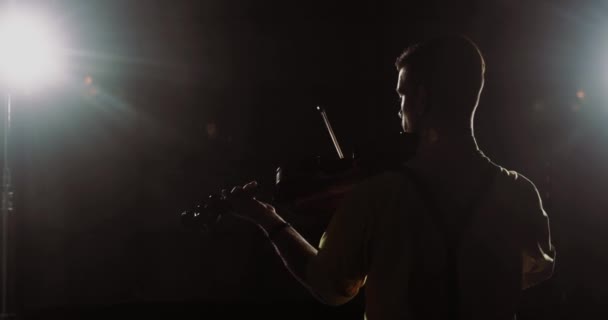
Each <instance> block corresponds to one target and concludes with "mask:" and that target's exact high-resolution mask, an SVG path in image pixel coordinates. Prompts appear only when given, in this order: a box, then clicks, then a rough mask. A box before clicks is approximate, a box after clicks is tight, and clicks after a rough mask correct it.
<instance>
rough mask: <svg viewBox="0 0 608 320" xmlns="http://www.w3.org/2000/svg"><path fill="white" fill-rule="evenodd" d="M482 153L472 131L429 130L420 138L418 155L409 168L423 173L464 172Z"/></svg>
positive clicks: (409, 163)
mask: <svg viewBox="0 0 608 320" xmlns="http://www.w3.org/2000/svg"><path fill="white" fill-rule="evenodd" d="M480 157H481V152H480V151H479V148H478V146H477V142H476V141H475V138H474V136H473V133H472V130H470V129H468V130H459V131H457V130H453V131H444V133H441V132H440V131H439V130H433V129H428V130H425V132H424V133H423V134H422V135H421V137H420V142H419V146H418V149H417V152H416V155H415V156H414V157H413V158H412V159H411V160H410V161H409V162H408V166H410V167H412V168H414V169H418V170H422V171H437V170H439V171H443V170H442V169H446V170H464V171H469V170H468V169H469V167H471V166H472V165H474V163H475V162H476V160H478V159H479V158H480Z"/></svg>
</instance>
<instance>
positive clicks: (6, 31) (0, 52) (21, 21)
mask: <svg viewBox="0 0 608 320" xmlns="http://www.w3.org/2000/svg"><path fill="white" fill-rule="evenodd" d="M60 53H61V50H60V47H59V39H58V38H57V35H56V33H55V32H54V31H53V29H52V28H51V25H49V24H48V23H47V21H45V20H44V19H42V17H41V16H38V15H34V14H31V15H30V14H27V15H26V14H25V13H24V12H17V11H14V10H13V11H8V12H5V13H4V14H2V15H0V81H1V82H2V86H3V87H8V88H10V89H15V88H18V89H35V88H37V87H39V86H43V85H47V84H49V83H50V82H52V81H55V80H57V79H58V77H59V73H60V71H61V59H60V58H61V55H60Z"/></svg>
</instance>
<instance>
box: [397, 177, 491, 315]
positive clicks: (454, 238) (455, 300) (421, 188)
mask: <svg viewBox="0 0 608 320" xmlns="http://www.w3.org/2000/svg"><path fill="white" fill-rule="evenodd" d="M495 172H496V170H487V171H486V172H485V173H484V177H483V183H482V185H483V186H486V187H485V188H482V189H481V193H480V194H479V195H478V196H477V197H475V198H474V199H473V200H472V201H471V202H470V204H469V205H468V206H466V207H465V208H464V209H462V212H464V213H466V214H464V215H463V219H465V220H464V221H463V222H462V224H460V228H457V229H458V230H456V232H454V231H452V230H450V228H449V226H448V224H447V223H446V221H445V218H444V217H443V215H442V212H441V211H440V209H439V207H438V206H437V199H436V197H435V195H434V193H433V192H432V191H431V189H430V188H429V186H428V185H427V184H426V183H425V182H424V181H423V180H422V179H421V178H420V177H419V176H418V174H416V173H415V172H414V171H413V170H411V169H410V168H408V167H405V168H404V176H405V178H406V179H408V180H409V181H410V182H412V184H413V185H414V188H415V189H416V191H417V192H418V194H419V195H420V197H421V199H422V201H423V203H424V204H425V206H426V207H427V208H428V213H429V214H430V218H431V221H432V223H433V224H434V225H435V226H436V227H437V229H438V230H439V232H440V234H441V237H442V239H443V243H444V247H445V248H446V261H447V262H446V270H445V271H446V275H447V277H446V283H445V286H446V289H447V294H448V306H447V311H448V318H449V319H453V320H458V319H459V317H460V309H459V305H460V302H459V283H458V282H459V274H458V254H457V252H458V248H459V247H460V241H461V238H462V233H463V232H464V230H466V229H467V228H468V227H469V225H470V224H471V222H472V220H473V218H474V214H473V212H475V208H477V206H478V205H479V202H480V201H481V200H483V199H484V198H485V197H486V194H487V192H488V190H489V189H490V186H491V185H492V184H493V183H494V179H495V177H496V173H495ZM419 221H420V220H419ZM414 230H419V232H416V234H414V235H413V242H414V248H415V249H414V257H413V258H414V259H416V260H418V261H420V259H423V258H424V255H423V251H424V248H423V247H422V244H421V233H420V232H421V230H422V228H414Z"/></svg>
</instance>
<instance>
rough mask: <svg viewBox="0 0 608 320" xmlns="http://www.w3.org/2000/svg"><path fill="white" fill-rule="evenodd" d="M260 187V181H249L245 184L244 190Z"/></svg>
mask: <svg viewBox="0 0 608 320" xmlns="http://www.w3.org/2000/svg"><path fill="white" fill-rule="evenodd" d="M257 187H258V182H257V181H251V182H249V183H247V184H246V185H244V186H243V190H244V191H253V190H255V189H257Z"/></svg>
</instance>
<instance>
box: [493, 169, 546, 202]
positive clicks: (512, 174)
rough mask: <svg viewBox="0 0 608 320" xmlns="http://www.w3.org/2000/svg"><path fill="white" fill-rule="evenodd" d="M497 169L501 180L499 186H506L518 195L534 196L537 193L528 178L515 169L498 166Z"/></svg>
mask: <svg viewBox="0 0 608 320" xmlns="http://www.w3.org/2000/svg"><path fill="white" fill-rule="evenodd" d="M499 170H500V173H499V175H500V176H501V180H502V181H503V183H502V184H500V186H502V187H503V188H507V189H509V190H510V191H513V192H515V193H514V194H516V195H519V196H527V197H531V196H533V197H536V196H537V195H538V189H537V188H536V185H535V184H534V182H532V180H531V179H530V178H528V177H526V176H525V175H523V174H522V173H520V172H518V171H515V170H509V169H506V168H503V167H499Z"/></svg>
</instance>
